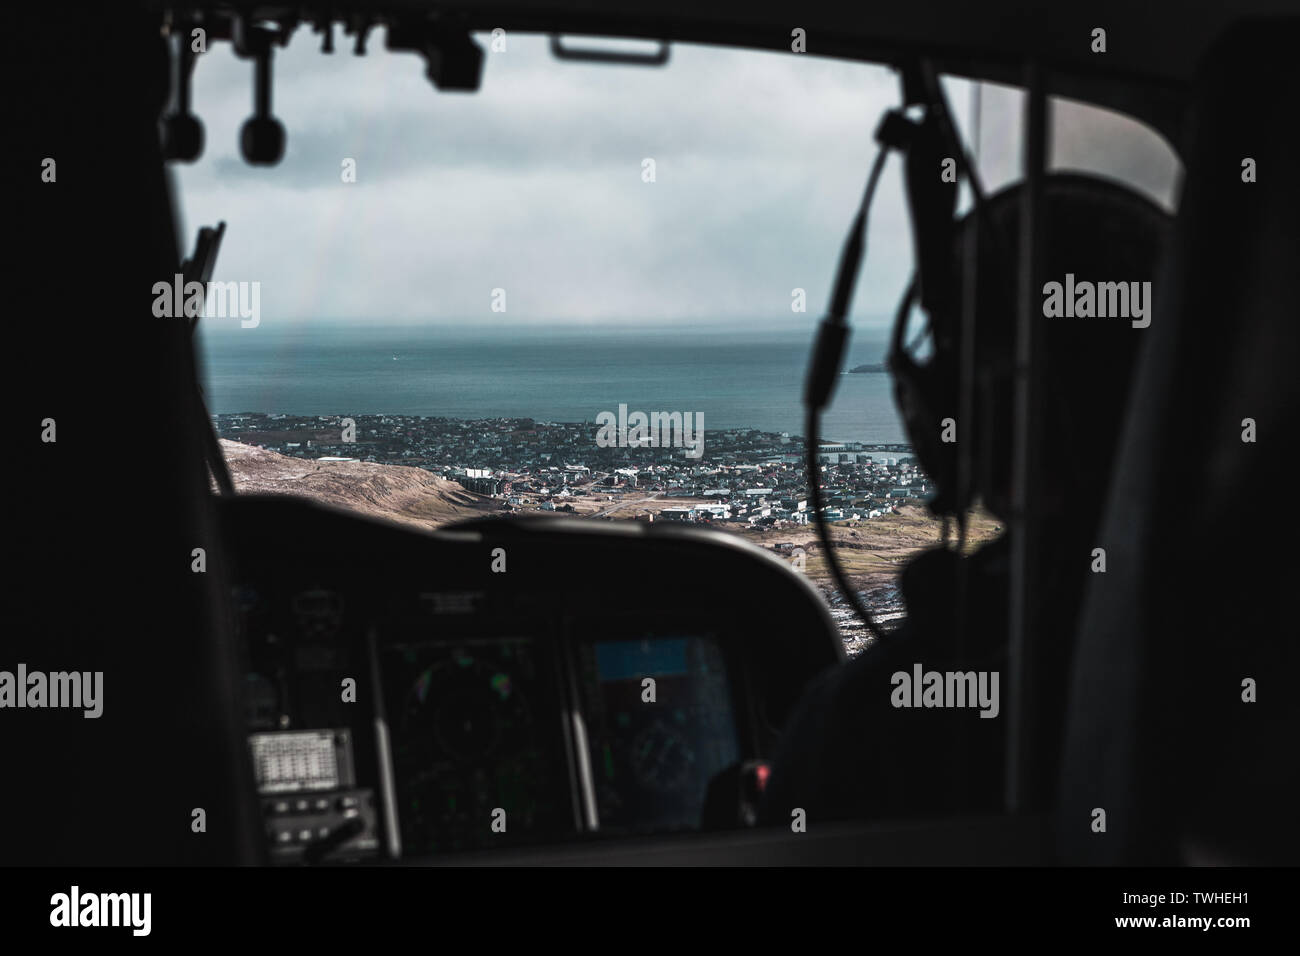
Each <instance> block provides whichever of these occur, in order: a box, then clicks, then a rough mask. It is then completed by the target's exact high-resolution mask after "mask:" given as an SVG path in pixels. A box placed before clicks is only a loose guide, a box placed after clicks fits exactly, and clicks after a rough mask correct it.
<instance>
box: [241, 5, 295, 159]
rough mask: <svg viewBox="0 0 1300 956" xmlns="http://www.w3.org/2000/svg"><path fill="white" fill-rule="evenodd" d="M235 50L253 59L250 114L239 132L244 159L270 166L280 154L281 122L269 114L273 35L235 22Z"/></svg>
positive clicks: (281, 150) (282, 150) (282, 151)
mask: <svg viewBox="0 0 1300 956" xmlns="http://www.w3.org/2000/svg"><path fill="white" fill-rule="evenodd" d="M233 39H234V44H235V52H236V53H237V54H239V55H240V56H242V57H247V58H251V59H252V61H253V115H252V116H250V117H249V118H248V119H247V120H245V121H244V125H243V127H242V128H241V129H240V131H239V147H240V151H241V152H242V153H243V154H244V161H245V162H247V163H250V164H252V165H254V166H274V165H275V164H276V163H278V162H279V161H280V160H281V158H283V156H284V141H285V132H284V125H283V124H282V123H281V122H280V121H279V120H277V119H276V118H275V117H274V116H272V115H271V43H272V41H273V40H274V39H275V34H274V33H272V32H271V31H270V30H267V29H265V28H263V27H257V26H250V25H249V24H248V23H247V22H246V21H245V19H244V18H242V17H240V18H238V19H237V20H236V21H235V29H234V36H233Z"/></svg>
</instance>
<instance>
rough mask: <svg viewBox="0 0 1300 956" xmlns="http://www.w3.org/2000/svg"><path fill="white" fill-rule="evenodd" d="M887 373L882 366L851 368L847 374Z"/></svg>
mask: <svg viewBox="0 0 1300 956" xmlns="http://www.w3.org/2000/svg"><path fill="white" fill-rule="evenodd" d="M888 371H889V369H887V368H886V367H885V366H884V365H859V366H858V367H857V368H851V369H849V372H850V373H853V372H888Z"/></svg>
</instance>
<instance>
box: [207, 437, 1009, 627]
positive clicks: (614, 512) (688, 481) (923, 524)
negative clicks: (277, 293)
mask: <svg viewBox="0 0 1300 956" xmlns="http://www.w3.org/2000/svg"><path fill="white" fill-rule="evenodd" d="M213 421H214V424H215V427H216V430H217V432H218V435H219V436H220V437H221V438H222V439H225V440H226V442H224V443H223V444H227V445H229V443H230V442H237V443H239V445H242V446H249V447H253V448H259V449H265V450H267V451H269V452H275V453H276V454H278V455H280V456H285V460H288V459H299V460H303V461H310V462H314V463H315V464H314V466H313V467H314V468H320V467H324V468H329V467H330V466H329V464H328V463H331V462H333V463H338V464H337V465H335V466H334V467H335V468H336V469H342V468H346V467H355V466H356V463H370V465H385V466H393V465H396V466H406V467H411V468H417V469H421V470H423V471H424V472H428V473H430V474H431V475H433V476H436V477H437V478H438V479H440V480H442V481H444V482H449V483H453V484H449V485H447V487H458V488H460V489H462V490H463V493H464V494H463V497H464V499H465V500H466V501H469V502H472V505H473V507H474V508H475V509H476V511H477V513H480V514H481V513H495V514H503V515H521V514H541V515H544V514H554V515H564V514H567V515H571V516H575V517H583V518H587V519H593V520H609V521H614V520H633V521H642V522H648V523H654V522H682V523H688V524H693V525H698V526H707V527H712V528H716V529H719V530H722V531H728V532H732V533H736V534H738V535H740V536H742V537H744V538H745V539H746V540H748V541H750V542H751V543H753V544H755V545H757V546H758V547H761V548H763V549H764V550H766V551H768V552H769V553H771V554H773V555H775V556H777V557H778V558H780V559H782V560H786V561H789V562H790V564H791V565H792V566H793V567H795V568H796V569H797V570H799V571H800V572H801V573H804V574H806V575H807V577H808V579H809V581H810V583H812V584H813V586H814V587H816V588H818V589H819V590H820V591H821V593H822V595H823V596H824V598H825V599H826V601H827V604H828V606H829V608H830V611H831V615H832V617H833V618H834V619H835V620H836V622H837V624H838V625H839V626H840V631H841V634H842V636H843V637H844V640H845V645H846V648H848V649H849V650H850V652H851V653H852V652H854V651H855V650H857V649H860V648H861V646H864V644H863V642H862V638H863V637H864V630H863V628H862V627H861V624H860V622H859V621H858V620H857V619H856V616H855V615H854V614H853V612H852V610H851V609H849V607H848V606H847V605H846V603H845V601H844V599H843V595H841V594H840V593H839V592H838V590H837V589H836V588H835V587H834V586H833V584H832V583H831V579H830V574H829V566H828V564H827V562H826V561H825V558H824V555H823V554H822V550H821V545H820V543H819V542H818V540H817V536H816V529H815V524H814V523H811V522H810V518H811V514H812V513H811V504H810V502H809V500H808V492H807V481H806V475H805V455H804V444H803V438H802V437H801V436H798V435H791V434H787V433H773V432H762V431H757V430H754V429H712V430H710V431H709V432H708V436H707V437H708V440H707V443H705V444H703V446H702V447H703V452H702V454H701V453H699V452H698V451H697V452H696V456H695V457H691V456H689V455H688V454H687V452H689V451H691V450H692V449H690V448H683V447H674V446H673V445H671V444H668V443H665V444H664V445H663V446H660V447H655V446H642V447H632V445H631V444H630V443H625V442H618V443H609V442H605V443H601V442H598V441H597V440H596V435H597V425H596V424H595V423H593V422H546V421H535V420H532V419H527V418H490V419H476V420H463V419H453V418H432V417H423V416H413V415H355V416H351V417H344V416H302V415H287V414H261V413H247V414H222V415H217V416H214V419H213ZM231 447H237V446H231ZM227 457H228V458H229V454H228V456H227ZM817 458H818V461H819V463H820V465H821V468H822V474H821V487H822V495H823V504H824V512H823V517H824V519H825V521H826V523H827V525H828V526H829V529H830V534H831V537H832V540H833V541H834V544H835V548H836V554H837V556H838V557H839V560H840V563H841V564H842V565H843V567H844V568H845V571H846V573H848V574H849V576H850V578H851V580H853V582H854V585H855V587H857V588H858V589H859V593H860V594H861V595H862V597H863V599H864V600H865V601H866V602H867V603H868V605H869V606H870V607H871V609H872V611H873V614H875V615H876V617H877V619H878V620H880V621H882V622H883V623H884V624H885V625H886V626H888V625H890V624H892V623H896V622H898V621H900V620H901V619H902V618H903V617H904V606H903V602H902V596H901V594H900V592H899V588H898V580H897V577H898V571H899V570H900V569H901V568H902V567H903V566H904V565H905V564H906V562H907V561H908V560H909V559H910V558H911V557H912V556H914V555H915V554H916V553H917V552H918V551H920V550H922V549H924V548H926V547H933V546H936V545H938V544H939V543H940V541H941V532H940V523H939V522H938V521H937V519H935V518H933V517H932V516H930V515H929V514H928V513H927V512H926V510H925V507H924V503H925V498H926V496H927V495H928V494H929V493H930V483H929V480H928V478H927V477H926V476H925V475H924V474H923V473H922V472H921V471H920V470H919V469H918V468H917V466H916V463H915V460H914V458H913V457H912V454H911V450H910V449H909V448H908V447H907V446H906V445H900V444H868V443H860V442H828V441H823V442H822V443H821V444H819V446H818V449H817ZM344 463H353V464H351V465H347V464H344ZM417 474H418V473H417ZM236 477H237V478H238V477H239V476H238V475H236ZM237 484H238V482H237ZM442 520H446V521H450V520H455V517H454V516H448V517H447V518H446V519H439V518H436V517H435V518H433V519H432V520H431V521H430V522H429V523H430V524H431V525H436V524H438V523H440V522H441V521H442ZM996 530H998V529H997V528H995V527H993V526H992V524H991V523H990V522H989V521H987V520H978V521H975V522H974V523H973V525H972V534H971V537H970V538H969V539H968V543H973V542H975V541H977V540H982V539H987V538H988V537H990V536H991V535H992V533H994V532H995V531H996Z"/></svg>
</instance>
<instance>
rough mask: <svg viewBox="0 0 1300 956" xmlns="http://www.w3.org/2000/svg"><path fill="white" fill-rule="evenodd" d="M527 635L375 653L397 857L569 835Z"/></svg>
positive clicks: (541, 678)
mask: <svg viewBox="0 0 1300 956" xmlns="http://www.w3.org/2000/svg"><path fill="white" fill-rule="evenodd" d="M544 659H545V658H544V656H543V655H542V654H541V653H540V652H539V649H538V648H537V646H536V644H535V643H534V641H532V640H531V639H528V638H487V639H472V640H464V641H459V642H442V641H438V642H421V643H412V644H399V645H390V646H388V647H385V648H383V649H382V651H381V657H380V670H381V673H382V679H383V692H384V705H385V710H386V711H387V715H388V723H389V739H390V741H391V747H392V758H393V776H394V777H395V784H396V803H397V806H396V810H397V819H398V824H399V830H400V833H401V838H402V852H403V855H410V854H416V855H419V854H427V853H434V852H439V851H444V850H450V849H461V848H470V847H484V846H493V845H501V844H506V843H518V842H520V841H521V840H527V839H529V838H533V837H539V836H544V835H554V834H555V833H556V832H558V831H560V830H562V829H565V828H566V821H567V829H572V828H573V820H572V808H571V803H570V800H569V790H568V782H567V779H566V776H565V773H564V767H565V762H564V750H563V746H564V744H563V737H562V735H561V731H560V717H559V708H558V704H557V702H556V701H555V700H554V692H553V687H554V677H552V676H551V675H550V674H549V672H548V671H547V670H546V669H545V667H544V665H543V663H542V661H543V660H544Z"/></svg>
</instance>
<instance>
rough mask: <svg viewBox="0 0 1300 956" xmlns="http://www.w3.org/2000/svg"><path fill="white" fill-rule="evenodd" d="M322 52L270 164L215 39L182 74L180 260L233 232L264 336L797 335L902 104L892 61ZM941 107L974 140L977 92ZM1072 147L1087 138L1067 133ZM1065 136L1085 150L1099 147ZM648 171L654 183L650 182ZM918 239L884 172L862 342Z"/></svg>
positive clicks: (315, 41) (306, 40)
mask: <svg viewBox="0 0 1300 956" xmlns="http://www.w3.org/2000/svg"><path fill="white" fill-rule="evenodd" d="M478 40H479V42H480V43H481V44H482V45H483V46H484V47H485V48H488V47H489V45H490V38H489V37H488V36H486V35H481V36H479V37H478ZM336 41H337V42H336V52H335V53H334V54H332V55H328V56H327V55H323V54H321V53H320V39H319V37H318V36H315V35H313V34H311V33H310V32H309V31H307V30H305V29H300V30H299V31H298V32H297V33H296V34H295V37H294V40H293V41H292V43H291V44H290V46H289V48H288V49H287V50H277V52H276V59H275V66H274V71H275V72H274V77H275V87H274V112H275V114H276V115H277V116H278V117H279V118H280V120H281V121H282V122H283V123H284V125H285V127H286V129H287V132H288V145H287V150H286V155H285V158H284V159H283V160H282V161H281V163H280V164H279V165H278V166H274V167H269V168H268V167H253V166H249V165H247V164H246V163H245V162H244V160H243V158H242V157H241V156H240V153H239V147H238V139H239V128H240V125H241V124H242V123H243V122H244V120H245V119H246V118H247V116H248V115H249V114H250V112H251V103H252V90H251V85H252V65H251V63H250V62H249V61H244V60H239V59H238V58H236V57H235V56H234V54H233V52H232V51H231V45H230V44H229V43H224V42H220V43H216V44H214V46H213V48H212V49H211V50H210V52H208V53H206V54H204V55H203V56H201V57H200V59H199V62H198V66H197V68H196V71H195V79H194V94H193V95H194V110H195V112H196V113H197V114H198V115H199V116H200V118H201V119H202V121H203V123H204V126H205V131H206V146H205V151H204V154H203V156H202V157H201V158H200V160H199V161H198V162H197V163H195V164H193V165H186V164H175V165H174V166H173V169H174V171H175V176H176V180H175V181H176V184H177V187H178V189H177V195H178V197H179V200H180V206H181V212H182V215H181V221H182V225H183V230H184V231H183V233H182V237H181V243H182V247H183V249H184V251H185V252H186V253H188V252H189V250H190V249H191V248H192V245H193V238H194V232H195V230H196V229H197V228H198V227H199V226H200V225H210V224H215V223H216V222H217V221H218V220H221V219H224V220H225V221H226V223H227V233H226V238H225V240H224V242H223V245H222V249H221V254H220V259H219V261H218V264H217V269H216V273H215V274H214V276H213V278H214V279H216V280H220V281H229V280H236V281H239V280H244V281H254V280H255V281H259V282H260V283H261V311H262V316H263V322H264V324H265V323H266V322H271V323H272V324H284V323H289V322H295V321H301V320H305V319H325V320H341V321H348V320H358V319H361V320H366V321H368V322H391V323H403V322H411V323H432V322H455V323H470V322H472V323H477V322H480V321H485V320H486V321H491V322H492V323H493V324H504V323H529V324H534V325H553V324H556V323H561V322H564V323H592V322H602V321H610V320H619V321H624V322H639V323H644V322H675V323H698V322H710V323H711V322H717V321H726V322H732V323H737V324H740V323H751V324H761V325H767V326H782V325H784V326H788V327H792V328H810V327H811V326H812V324H813V323H814V322H815V321H816V320H817V319H818V318H819V317H820V314H821V312H822V311H823V309H824V308H825V306H826V303H827V298H828V293H829V288H830V283H831V280H832V273H833V270H834V267H835V263H836V260H837V258H838V253H839V246H840V244H841V242H842V241H843V238H844V233H845V229H846V228H847V226H848V223H849V221H850V219H851V218H852V215H853V207H854V204H855V203H856V202H857V200H858V197H859V196H860V194H861V190H862V187H863V184H864V181H865V176H866V172H867V169H868V165H869V163H870V160H871V157H872V154H873V150H874V145H873V144H872V142H871V133H872V132H873V130H874V128H875V125H876V123H877V121H878V118H879V116H880V113H881V111H882V110H884V109H885V108H887V107H888V106H890V105H893V104H895V103H896V102H897V83H896V81H895V78H894V75H893V74H892V72H891V71H889V70H887V69H885V68H883V67H876V66H869V65H862V64H855V63H847V62H839V61H834V60H827V59H821V58H817V57H813V56H808V55H797V54H776V53H762V52H754V51H747V50H731V49H721V48H708V47H696V46H684V45H676V46H674V47H673V50H672V55H671V59H670V61H669V63H668V65H667V66H666V67H663V68H658V69H652V68H637V67H627V66H610V65H592V64H580V63H571V62H562V61H557V60H555V59H553V58H552V57H551V55H550V53H549V50H548V48H547V41H546V39H545V38H544V37H539V36H534V35H523V34H511V35H509V36H508V37H507V50H506V51H505V52H491V51H490V50H489V52H487V54H486V62H485V66H484V74H483V84H482V88H481V90H480V91H479V92H478V93H473V94H470V93H441V92H438V91H437V90H435V89H434V88H433V87H432V85H431V84H430V83H429V82H428V80H427V79H425V77H424V63H423V60H422V58H420V57H418V56H416V55H415V54H409V53H390V52H388V51H386V50H385V49H384V47H383V34H382V31H377V33H376V34H373V35H372V36H371V39H370V43H369V50H370V52H369V53H368V55H366V56H364V57H355V56H353V55H352V54H351V52H350V46H351V41H350V40H346V41H344V40H343V39H342V38H341V36H340V37H336ZM950 89H951V92H952V95H953V102H954V108H955V109H957V111H958V112H959V114H960V119H961V121H962V122H963V124H964V123H965V121H966V111H967V105H968V101H969V88H968V87H967V85H966V84H957V85H954V86H952V87H951V88H950ZM1004 99H1007V102H1008V103H1012V102H1013V98H1005V97H1004ZM984 112H985V114H986V121H985V130H986V133H985V137H984V139H985V142H984V144H983V145H984V148H985V150H986V152H987V153H988V156H989V159H990V161H991V162H992V163H993V165H994V166H996V165H997V163H998V162H999V154H1004V155H1003V160H1005V161H1004V162H1003V165H1004V166H1007V169H1006V170H1005V171H1004V172H1003V173H1001V174H998V173H994V174H993V175H992V180H993V181H992V183H991V185H994V186H996V185H998V180H999V178H1001V179H1002V180H1006V179H1009V178H1010V177H1011V176H1012V175H1014V165H1015V160H1014V156H1015V151H1016V147H1015V145H1014V143H1013V141H1012V138H1011V137H1008V136H1003V135H1001V134H1000V133H998V132H997V130H998V126H997V122H998V120H997V109H996V108H995V104H994V99H986V107H985V111H984ZM1069 128H1070V129H1071V130H1073V131H1074V132H1075V138H1076V139H1080V136H1079V130H1081V129H1084V127H1083V126H1082V125H1081V124H1080V122H1078V121H1076V122H1072V123H1070V124H1069ZM990 129H991V130H994V133H993V134H992V136H990V134H989V133H988V130H990ZM990 138H991V139H992V140H993V142H989V141H988V140H989V139H990ZM1081 142H1082V147H1081V148H1082V151H1083V152H1084V153H1086V152H1088V148H1089V144H1092V147H1091V148H1092V150H1093V152H1096V151H1097V147H1096V145H1095V144H1096V138H1095V137H1091V138H1090V137H1089V136H1086V135H1084V136H1082V138H1081ZM1113 153H1114V150H1113V148H1110V149H1105V150H1102V155H1103V156H1109V155H1112V154H1113ZM1139 153H1140V155H1139V156H1138V158H1137V159H1136V160H1135V161H1134V162H1136V164H1137V165H1138V166H1140V167H1142V169H1143V170H1146V171H1148V172H1151V173H1152V174H1153V175H1154V174H1156V173H1159V172H1160V167H1161V162H1162V158H1161V157H1160V156H1159V155H1157V154H1158V153H1159V150H1158V149H1157V150H1155V151H1154V152H1152V151H1150V150H1147V151H1146V152H1143V151H1141V150H1139ZM1148 154H1150V155H1148ZM345 158H352V159H355V160H356V167H357V181H356V182H355V183H344V182H342V181H341V177H340V173H341V170H342V165H341V164H342V162H343V160H344V159H345ZM646 158H652V159H653V160H654V161H655V166H656V181H655V182H654V183H645V182H643V181H642V161H643V159H646ZM1085 165H1086V164H1085ZM1130 165H1132V163H1130ZM1166 165H1167V163H1166ZM1166 175H1167V174H1166ZM910 243H911V238H910V232H909V227H908V224H907V217H906V212H905V209H904V204H903V193H902V182H901V175H900V172H899V162H898V160H896V159H895V160H893V161H891V162H890V163H889V164H888V166H887V167H886V172H885V175H884V177H883V178H882V181H881V184H880V188H879V190H878V193H877V199H876V203H875V205H874V207H873V209H872V215H871V232H870V246H869V255H868V259H867V265H866V268H865V270H864V272H863V275H862V277H861V278H860V280H859V284H858V291H857V297H856V301H855V309H854V313H855V322H856V323H857V325H858V326H859V327H860V328H876V329H883V327H884V326H885V324H886V322H887V315H888V313H890V312H891V311H892V308H893V305H894V302H895V301H896V299H897V297H898V294H899V292H900V291H901V289H902V288H903V286H904V284H905V282H906V280H907V276H908V273H909V270H910V264H911V247H910ZM496 288H503V289H505V290H506V303H507V312H506V313H505V314H504V315H502V314H498V313H493V312H492V311H491V308H490V306H491V301H492V299H491V296H492V290H493V289H496ZM795 288H803V289H806V290H807V310H808V311H807V313H805V314H803V315H795V314H792V312H791V290H792V289H795Z"/></svg>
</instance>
